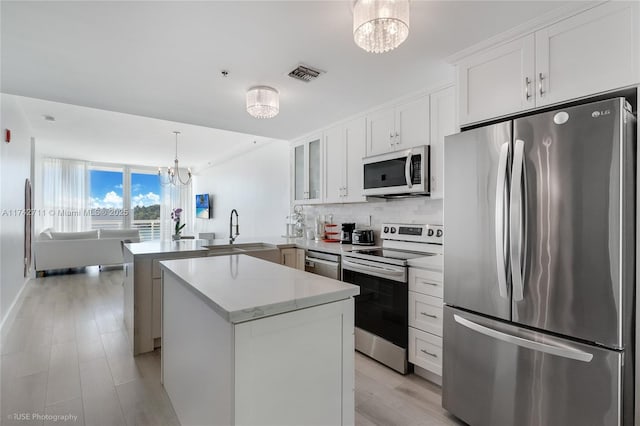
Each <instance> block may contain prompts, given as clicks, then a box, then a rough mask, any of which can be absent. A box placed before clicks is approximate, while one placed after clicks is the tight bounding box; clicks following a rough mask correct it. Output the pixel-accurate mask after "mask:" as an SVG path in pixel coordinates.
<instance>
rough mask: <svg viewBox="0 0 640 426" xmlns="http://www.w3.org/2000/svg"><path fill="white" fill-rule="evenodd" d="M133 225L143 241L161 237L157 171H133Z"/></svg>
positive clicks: (131, 213) (131, 212)
mask: <svg viewBox="0 0 640 426" xmlns="http://www.w3.org/2000/svg"><path fill="white" fill-rule="evenodd" d="M130 192H131V211H130V215H132V217H131V227H132V228H137V229H139V230H140V239H141V240H142V241H147V240H158V239H160V182H159V180H158V175H157V173H151V172H138V171H136V172H131V191H130Z"/></svg>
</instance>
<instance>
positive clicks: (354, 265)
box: [342, 259, 405, 277]
mask: <svg viewBox="0 0 640 426" xmlns="http://www.w3.org/2000/svg"><path fill="white" fill-rule="evenodd" d="M342 266H343V267H345V266H347V267H349V269H352V270H354V271H358V272H368V271H370V272H377V273H382V274H385V275H391V276H397V277H402V276H404V274H405V271H404V270H398V269H392V268H385V267H384V266H373V265H364V264H362V263H358V262H352V261H350V260H346V259H342Z"/></svg>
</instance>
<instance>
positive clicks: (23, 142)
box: [0, 94, 32, 321]
mask: <svg viewBox="0 0 640 426" xmlns="http://www.w3.org/2000/svg"><path fill="white" fill-rule="evenodd" d="M0 97H1V100H0V102H1V113H0V129H2V141H0V212H1V213H2V214H0V318H1V319H2V320H3V321H4V319H5V316H6V315H7V313H8V310H9V308H10V306H11V304H12V303H13V302H14V300H15V299H16V297H17V296H18V294H19V292H20V290H21V288H22V286H23V285H24V283H25V281H26V279H25V277H24V219H25V218H24V216H23V215H17V216H16V215H7V214H6V213H7V212H10V211H11V210H14V209H24V186H25V179H31V178H32V177H31V137H32V132H31V129H30V127H29V124H28V122H27V120H26V118H25V117H24V114H23V113H22V111H21V109H20V107H19V105H18V103H17V101H16V99H15V98H14V97H12V96H10V95H5V94H2V95H0ZM4 129H10V130H11V143H9V144H7V143H5V142H4Z"/></svg>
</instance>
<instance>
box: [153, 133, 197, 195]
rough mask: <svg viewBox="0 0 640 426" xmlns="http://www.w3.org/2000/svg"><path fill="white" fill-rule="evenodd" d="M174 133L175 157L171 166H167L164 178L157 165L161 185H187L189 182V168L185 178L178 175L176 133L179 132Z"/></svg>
mask: <svg viewBox="0 0 640 426" xmlns="http://www.w3.org/2000/svg"><path fill="white" fill-rule="evenodd" d="M173 133H174V134H175V135H176V158H175V160H173V167H167V171H166V173H165V174H166V178H165V179H163V178H162V175H163V173H162V169H161V168H160V167H158V176H159V177H160V184H161V185H162V186H168V185H173V186H181V185H189V184H190V183H191V169H189V168H188V169H187V178H186V179H182V176H180V166H178V135H179V134H180V132H178V131H174V132H173Z"/></svg>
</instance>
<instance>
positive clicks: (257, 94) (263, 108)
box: [247, 86, 280, 118]
mask: <svg viewBox="0 0 640 426" xmlns="http://www.w3.org/2000/svg"><path fill="white" fill-rule="evenodd" d="M247 112H248V113H249V115H251V116H252V117H255V118H273V117H275V116H276V115H278V112H280V99H279V93H278V91H277V90H276V89H274V88H273V87H269V86H255V87H252V88H251V89H249V91H248V92H247Z"/></svg>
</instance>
